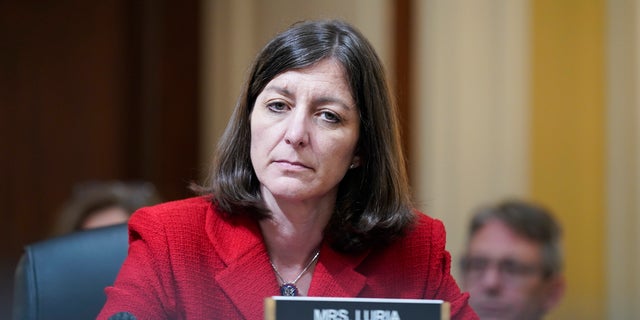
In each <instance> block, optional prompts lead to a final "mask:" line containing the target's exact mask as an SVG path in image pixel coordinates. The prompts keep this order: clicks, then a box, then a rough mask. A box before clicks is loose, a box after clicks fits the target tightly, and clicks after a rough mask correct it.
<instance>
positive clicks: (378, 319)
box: [264, 296, 449, 320]
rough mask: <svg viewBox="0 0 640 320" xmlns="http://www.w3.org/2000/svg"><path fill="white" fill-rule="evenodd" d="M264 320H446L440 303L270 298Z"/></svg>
mask: <svg viewBox="0 0 640 320" xmlns="http://www.w3.org/2000/svg"><path fill="white" fill-rule="evenodd" d="M264 319H265V320H448V319H449V303H448V302H445V301H442V300H420V299H373V298H329V297H281V296H277V297H269V298H266V299H265V301H264Z"/></svg>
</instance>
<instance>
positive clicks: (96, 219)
mask: <svg viewBox="0 0 640 320" xmlns="http://www.w3.org/2000/svg"><path fill="white" fill-rule="evenodd" d="M160 202H161V197H160V195H159V194H158V192H157V190H156V188H155V186H154V185H153V184H152V183H150V182H142V181H141V182H138V181H130V182H129V181H126V182H125V181H86V182H82V183H78V184H76V185H75V186H74V187H73V190H72V192H71V196H70V197H69V199H68V200H67V201H66V202H65V203H64V205H63V207H62V209H61V210H60V213H59V214H58V217H57V221H56V223H55V225H54V228H53V230H52V236H59V235H63V234H67V233H70V232H75V231H82V230H87V229H93V228H99V227H106V226H110V225H115V224H120V223H125V222H127V221H128V220H129V217H130V216H131V214H132V213H133V212H134V211H136V210H138V209H140V208H142V207H146V206H150V205H154V204H158V203H160Z"/></svg>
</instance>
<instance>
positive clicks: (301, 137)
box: [284, 107, 310, 148]
mask: <svg viewBox="0 0 640 320" xmlns="http://www.w3.org/2000/svg"><path fill="white" fill-rule="evenodd" d="M309 121H310V120H309V119H307V117H306V116H305V112H304V108H300V107H297V108H294V109H293V111H292V112H291V113H290V115H289V119H287V122H286V132H285V134H284V141H285V143H287V144H289V145H291V146H293V147H294V148H298V147H302V146H305V145H307V144H309V125H310V124H309Z"/></svg>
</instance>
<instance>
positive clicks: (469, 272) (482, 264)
mask: <svg viewBox="0 0 640 320" xmlns="http://www.w3.org/2000/svg"><path fill="white" fill-rule="evenodd" d="M461 268H462V271H463V272H464V275H465V277H466V278H467V280H468V281H477V280H480V279H482V277H484V276H485V274H486V273H487V271H488V270H489V269H490V268H497V271H498V274H499V276H500V279H501V280H503V281H504V282H505V283H507V284H514V285H515V284H518V283H520V282H521V281H522V280H524V279H526V278H528V277H531V276H533V275H538V274H540V275H542V273H543V268H542V266H540V265H537V264H528V263H524V262H520V261H517V260H514V259H501V260H491V259H489V258H485V257H464V258H462V260H461Z"/></svg>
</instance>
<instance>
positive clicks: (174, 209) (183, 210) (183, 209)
mask: <svg viewBox="0 0 640 320" xmlns="http://www.w3.org/2000/svg"><path fill="white" fill-rule="evenodd" d="M211 211H213V206H212V204H211V201H209V200H208V198H206V197H193V198H188V199H183V200H176V201H170V202H165V203H161V204H157V205H154V206H150V207H144V208H141V209H139V210H137V211H136V212H135V213H134V214H133V215H132V216H131V220H130V224H132V223H138V222H140V221H145V220H150V219H152V220H154V221H155V222H163V223H184V222H195V221H203V220H204V219H205V217H206V215H207V213H208V212H211Z"/></svg>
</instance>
